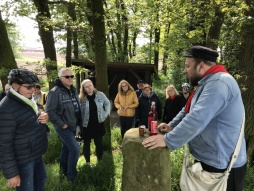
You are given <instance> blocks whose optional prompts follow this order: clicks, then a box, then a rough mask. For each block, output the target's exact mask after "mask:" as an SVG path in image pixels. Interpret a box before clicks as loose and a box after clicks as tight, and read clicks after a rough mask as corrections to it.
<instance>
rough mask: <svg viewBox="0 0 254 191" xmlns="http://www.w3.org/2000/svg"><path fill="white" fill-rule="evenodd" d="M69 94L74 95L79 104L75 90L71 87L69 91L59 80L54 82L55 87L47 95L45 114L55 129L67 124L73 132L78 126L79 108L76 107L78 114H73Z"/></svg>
mask: <svg viewBox="0 0 254 191" xmlns="http://www.w3.org/2000/svg"><path fill="white" fill-rule="evenodd" d="M71 93H73V94H74V95H75V98H76V101H77V103H79V101H78V97H77V93H76V90H75V88H74V87H73V86H71V88H70V89H68V88H66V87H65V86H64V85H63V84H62V83H61V81H60V80H59V79H58V80H56V86H55V87H53V88H52V89H51V90H50V91H49V93H48V96H47V102H46V112H47V113H48V115H49V120H50V122H51V123H52V124H53V125H54V127H55V129H56V128H62V127H63V126H64V124H67V125H68V128H70V129H71V130H73V131H75V130H76V127H77V125H80V122H81V114H80V107H79V105H78V107H79V112H78V113H75V110H74V106H73V102H72V97H71Z"/></svg>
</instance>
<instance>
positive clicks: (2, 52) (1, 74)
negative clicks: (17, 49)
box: [0, 10, 18, 87]
mask: <svg viewBox="0 0 254 191" xmlns="http://www.w3.org/2000/svg"><path fill="white" fill-rule="evenodd" d="M0 34H1V35H0V80H1V82H2V85H3V87H4V85H5V84H7V76H8V74H9V72H10V70H11V69H13V68H17V67H18V66H17V63H16V61H15V58H14V54H13V51H12V48H11V43H10V41H9V38H8V34H7V30H6V26H5V23H4V20H3V18H2V13H1V10H0Z"/></svg>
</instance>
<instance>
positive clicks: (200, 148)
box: [142, 46, 247, 191]
mask: <svg viewBox="0 0 254 191" xmlns="http://www.w3.org/2000/svg"><path fill="white" fill-rule="evenodd" d="M185 57H186V60H185V69H184V72H185V73H186V75H187V76H188V78H189V80H190V83H191V85H192V86H194V87H196V90H195V92H192V94H191V95H190V97H189V99H188V101H187V103H186V106H185V108H183V109H182V110H181V111H180V112H179V113H178V115H177V116H176V117H175V118H174V119H173V120H172V121H171V122H169V123H168V124H165V123H162V124H160V125H159V127H158V128H159V129H160V130H161V131H162V132H167V133H166V134H165V135H164V136H163V135H157V136H153V137H149V138H147V139H145V140H144V141H143V143H142V144H143V145H144V146H145V147H148V148H149V149H154V148H156V147H166V146H167V147H168V148H169V149H171V150H174V149H177V148H179V147H180V146H182V145H184V144H185V143H188V144H189V148H190V152H191V154H192V156H193V157H194V159H195V160H196V161H199V162H200V163H201V165H202V167H203V169H204V170H206V171H208V172H224V171H225V169H226V168H227V166H228V164H229V161H230V159H231V155H232V153H233V152H234V149H235V146H236V143H237V141H238V137H239V134H240V129H241V126H242V121H243V116H244V106H243V102H242V97H241V92H240V89H239V86H238V84H237V82H236V81H235V79H234V78H233V77H232V76H231V75H230V74H229V73H228V72H227V71H226V70H225V68H224V67H223V66H222V65H219V64H216V59H217V57H218V53H217V52H216V51H214V50H212V49H209V48H206V47H203V46H193V47H192V48H191V49H189V51H188V54H186V55H185ZM246 161H247V156H246V143H245V138H244V137H243V139H242V143H241V149H240V152H239V155H238V158H237V160H236V162H235V163H234V165H233V168H232V169H231V171H230V175H229V178H228V184H227V191H241V190H243V185H244V178H245V176H246V171H247V166H246Z"/></svg>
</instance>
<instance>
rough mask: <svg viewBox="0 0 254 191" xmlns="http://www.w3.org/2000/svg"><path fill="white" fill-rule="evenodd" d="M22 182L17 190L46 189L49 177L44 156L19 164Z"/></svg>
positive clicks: (40, 190)
mask: <svg viewBox="0 0 254 191" xmlns="http://www.w3.org/2000/svg"><path fill="white" fill-rule="evenodd" d="M18 169H19V176H20V180H21V184H20V186H19V187H17V188H16V191H28V190H31V191H44V190H45V183H46V179H47V174H46V169H45V165H44V163H43V160H42V157H39V158H37V159H35V160H33V161H30V162H27V163H24V164H20V165H18Z"/></svg>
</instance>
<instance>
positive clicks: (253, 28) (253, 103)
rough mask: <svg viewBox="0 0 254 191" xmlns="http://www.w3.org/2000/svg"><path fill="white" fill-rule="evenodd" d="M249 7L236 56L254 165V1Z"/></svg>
mask: <svg viewBox="0 0 254 191" xmlns="http://www.w3.org/2000/svg"><path fill="white" fill-rule="evenodd" d="M245 3H246V5H247V6H248V8H247V9H245V10H244V17H245V18H248V19H246V20H245V22H244V23H242V24H241V30H240V33H238V34H240V35H239V38H238V40H240V41H238V43H237V45H238V47H236V48H237V49H236V51H235V53H236V58H239V69H240V73H239V74H240V75H241V76H242V77H241V78H240V79H239V84H240V86H241V87H242V90H243V91H242V96H243V101H244V105H245V112H246V126H245V136H246V141H247V152H248V157H249V161H250V164H252V165H254V130H253V124H254V118H253V113H254V99H253V97H254V89H253V83H254V75H253V71H254V64H253V63H254V35H253V34H254V20H253V18H254V1H252V0H246V1H245Z"/></svg>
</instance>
